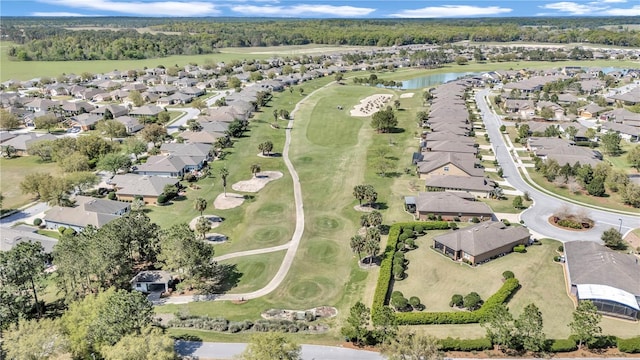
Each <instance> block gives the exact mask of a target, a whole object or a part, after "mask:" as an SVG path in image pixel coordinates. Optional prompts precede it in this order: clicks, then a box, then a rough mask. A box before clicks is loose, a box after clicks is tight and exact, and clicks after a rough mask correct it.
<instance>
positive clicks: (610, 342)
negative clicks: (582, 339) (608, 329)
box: [587, 335, 618, 349]
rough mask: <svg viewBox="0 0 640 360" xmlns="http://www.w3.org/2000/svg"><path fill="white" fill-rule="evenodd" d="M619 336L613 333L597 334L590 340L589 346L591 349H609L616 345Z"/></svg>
mask: <svg viewBox="0 0 640 360" xmlns="http://www.w3.org/2000/svg"><path fill="white" fill-rule="evenodd" d="M617 341H618V338H617V337H615V336H613V335H602V336H596V337H595V338H594V339H593V340H591V341H589V343H588V344H587V346H589V349H607V348H612V347H615V346H616V343H617Z"/></svg>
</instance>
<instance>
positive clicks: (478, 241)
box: [433, 221, 530, 265]
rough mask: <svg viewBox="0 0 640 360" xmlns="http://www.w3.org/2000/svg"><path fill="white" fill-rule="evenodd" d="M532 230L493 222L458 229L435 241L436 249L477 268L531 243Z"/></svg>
mask: <svg viewBox="0 0 640 360" xmlns="http://www.w3.org/2000/svg"><path fill="white" fill-rule="evenodd" d="M529 239H530V234H529V230H528V229H527V228H525V227H523V226H506V225H505V224H504V223H503V222H502V221H491V222H486V223H481V224H478V225H474V226H470V227H466V228H464V229H458V230H454V231H452V232H450V233H447V234H444V235H440V236H436V237H434V238H433V248H434V249H435V250H437V251H440V252H442V253H443V254H445V255H447V256H449V257H450V258H452V259H453V260H456V261H464V262H468V263H470V264H472V265H477V264H480V263H483V262H486V261H488V260H490V259H493V258H496V257H499V256H502V255H504V254H507V253H510V252H512V251H513V248H514V247H515V246H516V245H527V244H528V243H529Z"/></svg>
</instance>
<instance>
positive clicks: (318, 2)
mask: <svg viewBox="0 0 640 360" xmlns="http://www.w3.org/2000/svg"><path fill="white" fill-rule="evenodd" d="M0 16H2V17H144V18H181V17H184V18H238V19H243V18H264V19H277V18H281V19H363V20H365V19H371V20H383V19H474V18H475V19H479V18H535V17H560V18H564V17H629V18H633V17H640V4H639V3H638V1H637V0H600V1H589V0H574V1H552V0H540V1H538V0H536V1H533V0H512V1H505V0H448V1H442V0H433V1H426V0H425V1H421V0H412V1H396V2H394V1H381V0H370V1H366V2H365V1H362V0H350V1H346V0H343V1H339V0H307V1H304V0H303V1H293V0H226V1H225V0H221V1H213V0H138V1H123V0H9V1H3V2H2V8H0ZM634 20H635V21H633V22H634V23H636V24H640V19H634Z"/></svg>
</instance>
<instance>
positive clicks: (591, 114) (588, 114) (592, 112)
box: [578, 103, 607, 119]
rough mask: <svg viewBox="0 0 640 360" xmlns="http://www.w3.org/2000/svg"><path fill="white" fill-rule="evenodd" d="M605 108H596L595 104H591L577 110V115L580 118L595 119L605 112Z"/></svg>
mask: <svg viewBox="0 0 640 360" xmlns="http://www.w3.org/2000/svg"><path fill="white" fill-rule="evenodd" d="M606 110H607V109H606V108H603V107H602V106H598V105H597V104H594V103H591V104H589V105H587V106H583V107H581V108H579V109H578V115H579V116H582V117H583V118H585V119H590V118H597V117H598V115H600V113H602V112H604V111H606Z"/></svg>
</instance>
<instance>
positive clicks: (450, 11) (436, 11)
mask: <svg viewBox="0 0 640 360" xmlns="http://www.w3.org/2000/svg"><path fill="white" fill-rule="evenodd" d="M511 11H513V9H510V8H503V7H499V6H487V7H481V6H471V5H441V6H428V7H424V8H421V9H407V10H401V11H400V12H397V13H394V14H391V15H390V16H392V17H399V18H443V17H467V16H491V15H498V14H505V13H510V12H511Z"/></svg>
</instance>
